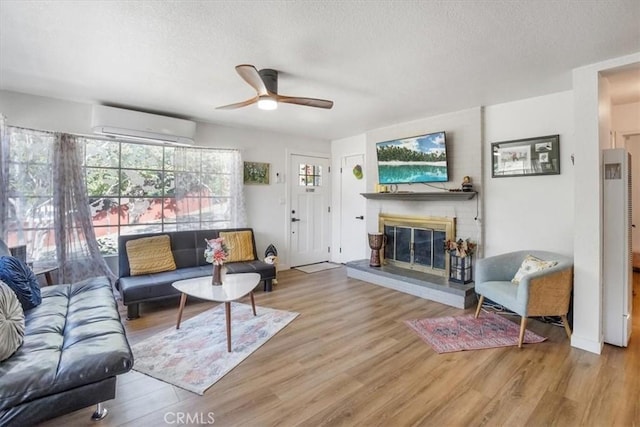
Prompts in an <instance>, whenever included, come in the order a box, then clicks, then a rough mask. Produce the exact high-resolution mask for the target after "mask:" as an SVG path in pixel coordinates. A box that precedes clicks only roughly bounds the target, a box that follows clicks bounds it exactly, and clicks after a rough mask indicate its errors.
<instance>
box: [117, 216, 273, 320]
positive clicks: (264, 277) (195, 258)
mask: <svg viewBox="0 0 640 427" xmlns="http://www.w3.org/2000/svg"><path fill="white" fill-rule="evenodd" d="M233 231H250V232H251V240H252V244H253V255H254V259H253V260H251V261H241V262H229V263H225V267H226V268H227V274H233V273H259V274H260V278H261V279H260V280H261V281H262V282H263V283H264V291H265V292H270V291H271V289H272V280H273V279H275V277H276V268H275V266H274V265H272V264H267V263H266V262H264V261H261V260H258V258H257V251H256V242H255V237H254V235H253V229H251V228H232V229H217V230H192V231H174V232H162V233H147V234H137V235H130V236H120V237H119V238H118V267H119V273H118V276H119V278H118V282H117V284H116V287H117V288H118V290H119V291H120V295H121V296H122V302H123V304H124V305H126V306H127V318H129V319H135V318H137V317H140V308H139V306H140V303H142V302H149V301H156V300H161V299H166V298H174V297H177V296H179V295H180V292H178V291H177V290H176V289H175V288H174V287H173V286H171V285H172V283H173V282H175V281H177V280H183V279H191V278H194V277H203V276H211V274H212V266H211V264H209V263H207V262H206V261H205V258H204V250H205V249H206V247H207V243H206V239H213V238H217V237H219V234H220V232H233ZM160 235H168V236H169V238H170V240H171V252H172V253H173V259H174V261H175V264H176V270H172V271H163V272H160V273H151V274H143V275H139V276H131V269H130V266H129V257H128V255H127V249H126V244H127V242H128V241H130V240H134V239H140V238H143V237H152V236H160Z"/></svg>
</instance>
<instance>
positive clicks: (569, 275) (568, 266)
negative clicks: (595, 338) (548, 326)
mask: <svg viewBox="0 0 640 427" xmlns="http://www.w3.org/2000/svg"><path fill="white" fill-rule="evenodd" d="M527 255H532V256H534V257H536V258H540V259H542V260H545V261H557V264H556V265H555V266H553V267H551V268H547V269H545V270H541V271H537V272H535V273H531V274H527V275H525V276H524V277H523V278H522V280H520V283H519V284H514V283H512V282H511V279H513V277H514V276H515V274H516V272H517V271H518V269H519V268H520V265H521V264H522V261H523V260H524V259H525V257H526V256H527ZM572 289H573V259H572V258H569V257H567V256H564V255H560V254H557V253H554V252H547V251H516V252H510V253H506V254H501V255H496V256H492V257H487V258H481V259H479V260H478V261H477V263H476V283H475V290H476V293H477V294H478V295H479V296H480V298H479V301H478V307H477V309H476V314H475V317H476V318H477V317H478V315H479V314H480V309H481V308H482V302H483V301H484V298H485V297H486V298H488V299H490V300H492V301H494V302H496V303H498V304H500V305H502V306H504V307H505V308H507V309H509V310H511V311H513V312H515V313H516V314H518V315H520V316H521V317H522V320H521V322H520V337H519V341H518V347H520V348H522V342H523V340H524V332H525V330H526V327H527V317H532V316H560V318H562V323H563V325H564V329H565V332H566V333H567V336H568V337H569V339H571V328H570V327H569V323H568V321H567V313H569V303H570V301H571V291H572Z"/></svg>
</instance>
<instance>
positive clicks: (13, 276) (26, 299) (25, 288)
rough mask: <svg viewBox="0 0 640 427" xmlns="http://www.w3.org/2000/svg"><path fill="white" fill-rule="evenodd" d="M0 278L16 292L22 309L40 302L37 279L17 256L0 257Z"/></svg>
mask: <svg viewBox="0 0 640 427" xmlns="http://www.w3.org/2000/svg"><path fill="white" fill-rule="evenodd" d="M0 280H2V281H3V282H4V283H6V284H7V285H8V286H9V287H10V288H11V289H12V290H13V292H15V293H16V296H17V297H18V301H20V304H22V309H23V310H24V311H27V310H30V309H32V308H33V307H36V306H38V305H39V304H40V303H41V302H42V296H40V285H39V284H38V279H36V276H35V274H33V271H31V269H30V268H29V266H27V264H25V263H24V262H22V261H20V260H19V259H18V258H14V257H12V256H2V257H0Z"/></svg>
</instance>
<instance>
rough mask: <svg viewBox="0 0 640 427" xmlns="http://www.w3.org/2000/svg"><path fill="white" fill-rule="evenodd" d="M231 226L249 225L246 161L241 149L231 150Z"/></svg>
mask: <svg viewBox="0 0 640 427" xmlns="http://www.w3.org/2000/svg"><path fill="white" fill-rule="evenodd" d="M231 194H232V197H231V201H230V204H231V205H230V213H231V227H234V228H241V227H246V226H247V211H246V209H245V205H244V163H243V162H242V153H241V152H240V150H233V151H232V152H231Z"/></svg>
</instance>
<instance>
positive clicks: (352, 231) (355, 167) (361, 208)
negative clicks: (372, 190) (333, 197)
mask: <svg viewBox="0 0 640 427" xmlns="http://www.w3.org/2000/svg"><path fill="white" fill-rule="evenodd" d="M340 164H341V169H340V206H341V212H340V248H339V251H340V261H341V262H349V261H354V260H358V259H363V258H367V247H368V243H367V232H366V225H365V224H366V223H365V217H364V215H365V210H366V200H365V198H364V197H362V196H361V195H360V193H364V192H365V190H366V185H365V180H364V172H363V168H364V154H354V155H350V156H345V157H343V158H342V161H341V163H340Z"/></svg>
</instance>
